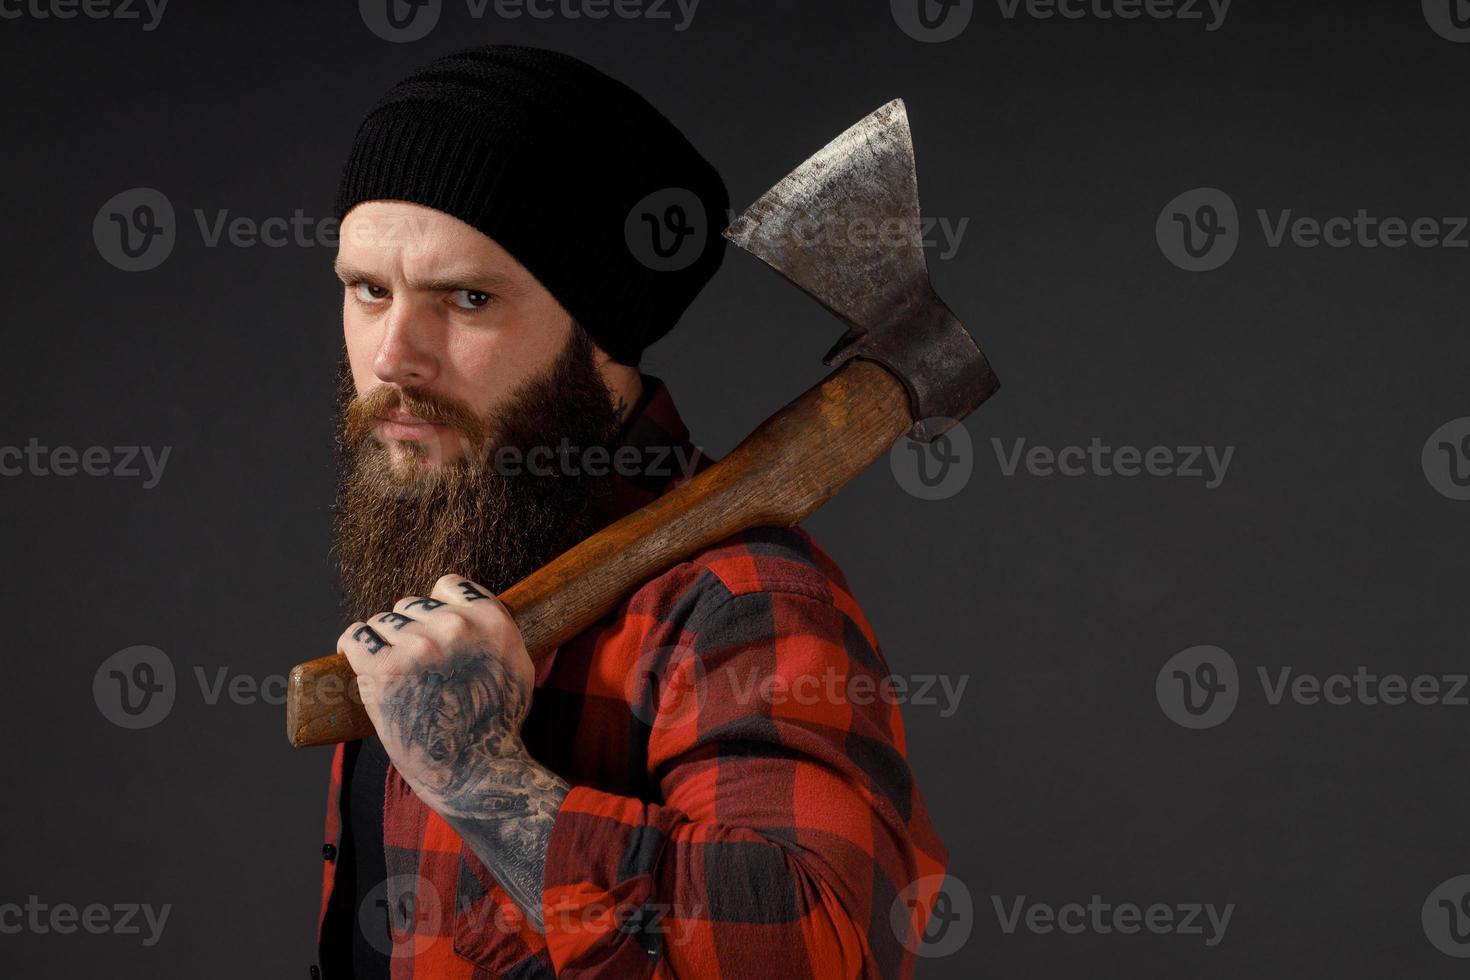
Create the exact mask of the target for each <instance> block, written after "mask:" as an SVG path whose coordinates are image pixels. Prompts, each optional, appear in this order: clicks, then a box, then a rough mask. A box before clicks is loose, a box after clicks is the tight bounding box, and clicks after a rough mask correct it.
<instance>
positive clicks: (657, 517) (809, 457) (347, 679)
mask: <svg viewBox="0 0 1470 980" xmlns="http://www.w3.org/2000/svg"><path fill="white" fill-rule="evenodd" d="M911 424H912V420H911V419H910V414H909V403H908V396H907V394H906V393H905V391H904V387H903V385H902V383H901V382H900V381H899V380H898V378H896V377H895V376H894V375H892V374H890V373H889V372H888V370H887V369H885V368H883V367H882V366H880V365H878V364H876V363H874V362H872V361H865V360H862V359H860V358H854V359H852V360H850V361H848V362H846V363H845V364H843V365H842V367H840V368H838V369H837V370H836V371H834V372H833V373H832V374H830V375H828V376H827V378H826V380H824V381H822V382H821V383H820V384H818V385H817V386H816V387H814V388H812V389H811V390H809V391H807V392H806V393H805V394H803V395H802V396H801V397H799V398H797V399H796V400H795V401H793V402H792V403H791V404H789V405H787V406H786V407H785V408H783V409H781V410H780V411H779V412H777V413H776V414H775V415H773V416H771V417H770V418H769V419H767V420H766V421H765V422H764V423H762V424H761V426H760V428H758V429H756V430H755V431H754V432H752V433H751V434H750V435H749V436H747V437H746V439H745V441H744V442H742V443H741V444H740V445H739V446H737V447H736V448H735V451H734V452H732V453H730V455H728V456H726V457H725V458H724V459H722V460H720V461H719V462H718V463H715V464H713V465H712V466H710V467H708V468H707V469H705V470H704V471H703V472H701V473H699V474H698V475H696V476H694V477H693V478H692V479H690V480H688V481H687V482H686V483H683V484H681V485H680V486H677V487H675V488H673V489H672V490H670V491H669V492H667V493H665V494H664V495H663V496H661V497H659V498H658V499H657V500H655V501H653V502H652V503H650V504H648V505H647V506H646V507H643V508H641V509H639V510H637V511H634V512H633V513H631V514H628V515H627V516H626V517H623V518H622V519H621V520H618V521H616V522H615V523H613V524H610V525H608V526H607V527H605V528H603V529H602V530H601V531H599V532H597V533H596V534H593V535H591V536H590V537H588V538H586V539H584V540H583V541H582V542H580V543H579V544H577V545H576V546H575V547H573V548H572V549H571V550H570V551H567V552H566V553H565V554H563V555H561V556H560V557H558V558H556V559H554V560H553V561H552V562H551V563H550V564H548V565H546V566H544V567H542V568H541V569H539V570H537V571H535V572H533V573H532V574H531V575H529V576H527V577H526V578H524V579H522V580H521V581H520V582H517V583H516V584H515V585H513V586H512V587H511V588H509V589H507V590H506V591H505V592H502V593H500V596H499V598H500V600H501V601H502V602H504V603H505V605H506V606H507V607H508V608H509V609H510V612H511V615H512V616H513V617H515V621H516V625H517V626H519V627H520V630H521V636H522V637H523V638H524V639H525V642H526V649H527V650H528V651H529V652H530V654H531V658H532V660H535V661H539V660H540V659H541V658H542V657H544V656H546V655H547V654H549V653H550V652H551V651H553V650H555V649H556V648H557V647H559V646H560V645H561V644H563V643H565V642H566V641H567V640H569V639H571V638H572V637H574V636H576V635H577V634H578V633H580V632H582V631H583V630H585V629H586V628H587V627H589V626H591V625H592V624H593V623H595V622H597V620H599V619H601V618H602V617H603V616H605V615H607V613H609V612H610V611H612V609H613V608H614V607H616V606H617V604H618V603H619V602H620V601H622V599H623V598H624V597H626V596H627V595H628V594H629V593H631V592H632V591H633V590H635V589H636V588H637V587H638V586H640V585H642V584H643V583H644V582H647V581H648V580H649V579H651V578H653V577H654V576H656V575H658V574H660V573H661V572H663V571H665V570H667V569H669V568H671V567H673V566H674V565H676V564H678V563H679V562H681V561H683V560H684V559H686V558H688V557H689V556H691V555H693V554H695V553H696V552H698V551H699V550H700V549H702V548H705V547H708V546H709V545H712V544H714V543H715V542H717V541H721V540H723V539H725V538H727V537H730V536H731V535H732V534H736V533H738V532H740V531H743V530H745V529H746V528H751V527H773V526H774V527H789V526H791V525H793V524H796V523H797V522H798V521H801V520H802V519H804V518H805V517H806V516H807V515H808V514H810V513H811V512H812V511H814V510H816V509H817V508H818V507H820V506H821V505H822V504H824V503H826V502H827V500H829V499H830V498H831V497H832V495H833V494H835V493H836V492H837V491H838V490H839V489H841V488H842V486H843V485H844V484H846V483H847V482H848V481H849V480H851V479H852V478H853V477H855V476H857V475H858V474H859V473H861V472H862V471H863V470H865V469H867V468H868V466H869V465H870V464H871V463H872V462H873V461H874V460H876V459H877V458H878V457H879V456H881V455H882V454H883V453H884V452H885V451H887V450H888V449H889V447H891V446H892V445H893V443H894V441H895V440H896V439H898V437H899V436H900V435H901V434H903V433H904V432H905V431H906V430H907V429H908V428H909V426H910V425H911ZM371 734H373V726H372V722H370V721H369V720H368V716H367V713H366V712H365V711H364V710H363V708H362V700H361V698H360V697H359V695H358V693H357V683H356V677H355V675H354V674H353V672H352V668H351V666H349V665H348V662H347V658H346V657H345V656H343V655H342V654H341V653H335V654H333V655H332V656H330V657H323V658H321V659H320V660H313V661H310V662H309V663H304V664H299V665H297V666H296V668H295V669H293V670H292V671H291V677H290V682H289V684H288V686H287V691H286V735H287V737H288V738H289V739H290V741H291V744H292V745H294V746H296V747H297V748H300V747H302V746H306V745H328V744H331V743H333V742H344V741H348V740H350V739H355V738H363V737H366V736H368V735H371Z"/></svg>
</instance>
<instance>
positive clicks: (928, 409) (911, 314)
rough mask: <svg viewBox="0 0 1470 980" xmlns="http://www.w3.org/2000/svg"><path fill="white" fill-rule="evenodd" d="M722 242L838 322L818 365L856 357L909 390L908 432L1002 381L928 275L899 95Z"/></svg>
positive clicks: (935, 425) (754, 209) (751, 211)
mask: <svg viewBox="0 0 1470 980" xmlns="http://www.w3.org/2000/svg"><path fill="white" fill-rule="evenodd" d="M725 237H726V238H728V239H729V240H730V241H732V242H734V243H735V244H736V245H738V246H740V247H741V248H743V249H745V250H746V251H747V252H750V253H751V254H752V255H754V256H756V257H757V258H758V259H760V260H761V261H762V262H765V263H766V264H767V265H769V266H770V267H771V268H773V269H775V270H776V271H777V272H779V273H780V274H781V275H782V276H784V277H785V278H787V279H789V280H790V281H791V282H792V283H794V284H796V285H797V286H798V287H800V288H801V289H802V290H803V291H805V292H806V293H808V294H810V295H811V296H812V297H813V298H814V299H816V301H817V302H819V303H821V304H822V305H823V306H825V307H826V308H827V309H829V310H831V311H832V312H833V313H835V314H836V315H837V316H838V317H840V318H841V319H842V321H843V322H844V323H846V324H847V333H846V334H844V335H843V337H842V339H841V340H839V341H838V342H837V345H836V346H834V347H833V348H832V349H831V350H830V351H828V352H827V355H826V357H824V358H823V359H822V361H823V363H824V364H841V363H843V362H844V361H847V360H848V359H849V358H853V357H864V358H868V359H869V360H873V361H877V362H878V363H879V364H882V365H883V366H884V367H886V368H887V369H888V370H890V371H892V372H893V373H894V374H895V375H897V376H898V378H899V379H900V380H901V381H902V382H903V385H904V388H905V389H906V390H907V391H908V396H909V407H910V409H911V412H912V415H913V419H914V425H913V428H912V429H910V431H909V435H910V436H911V437H912V438H914V439H920V440H923V441H925V442H928V441H931V440H933V439H934V438H935V437H937V436H938V435H940V434H941V433H942V432H944V430H945V429H948V428H949V427H950V426H951V425H953V424H954V423H955V422H957V421H959V420H960V419H962V418H964V417H965V416H966V415H968V414H969V413H970V412H971V411H973V410H974V409H975V408H977V407H978V406H979V405H980V403H981V402H983V401H985V399H987V398H989V397H990V396H991V395H993V394H994V393H995V391H996V389H997V388H998V387H1000V382H999V381H997V380H996V377H995V372H994V371H992V370H991V367H990V362H989V361H988V360H986V357H985V354H984V353H983V352H982V351H981V350H980V347H979V345H978V344H976V343H975V340H974V338H972V337H971V336H970V333H969V331H967V330H966V329H965V328H964V326H963V325H962V324H961V323H960V321H959V320H958V319H956V317H955V315H954V313H953V312H952V311H951V310H950V308H949V307H948V306H946V305H945V303H944V301H943V300H942V299H940V298H939V296H938V294H937V293H935V292H934V287H933V285H931V283H930V281H929V265H928V263H927V262H926V261H925V258H924V247H923V224H922V219H921V218H920V216H919V182H918V176H917V174H916V172H915V168H914V143H913V137H912V136H911V134H910V132H909V119H908V113H907V112H906V111H905V110H904V105H903V100H902V99H894V100H893V101H892V102H890V103H888V104H887V105H885V106H883V107H882V108H881V109H879V110H878V111H876V112H874V113H873V114H872V115H870V116H868V117H867V118H866V119H864V120H862V121H861V122H859V123H858V124H857V125H855V126H853V127H852V128H851V129H849V130H848V131H847V132H845V133H843V134H842V135H841V136H839V137H837V138H836V139H835V140H833V141H832V142H831V143H828V144H827V145H826V146H825V147H824V148H823V149H822V150H820V151H819V152H818V153H817V154H816V155H815V156H813V157H812V158H811V159H810V160H808V161H807V162H806V163H803V164H802V165H801V166H800V167H797V168H796V170H794V171H792V173H791V174H790V175H789V176H788V177H786V179H785V180H782V181H781V182H780V183H779V184H777V185H776V186H775V187H773V188H771V189H770V190H769V191H767V192H766V195H765V196H764V197H762V198H761V199H760V200H759V201H756V202H755V203H754V204H752V205H751V206H750V207H749V208H748V209H746V211H745V213H744V214H742V215H741V216H740V217H739V218H737V219H736V220H735V223H734V224H732V225H730V227H729V228H727V229H725Z"/></svg>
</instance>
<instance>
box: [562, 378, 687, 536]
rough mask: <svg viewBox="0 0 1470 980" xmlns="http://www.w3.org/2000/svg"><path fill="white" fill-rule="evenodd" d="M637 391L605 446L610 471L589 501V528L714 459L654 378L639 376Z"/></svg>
mask: <svg viewBox="0 0 1470 980" xmlns="http://www.w3.org/2000/svg"><path fill="white" fill-rule="evenodd" d="M639 377H640V378H641V379H642V381H643V394H642V396H641V397H640V398H639V399H638V403H637V404H636V405H635V406H634V407H633V411H631V412H630V413H629V414H628V418H627V421H625V422H624V423H623V427H622V429H621V430H619V432H618V435H617V438H616V439H615V440H614V441H613V444H612V445H611V446H610V447H609V449H610V452H611V456H612V458H611V460H610V462H609V469H610V472H609V473H608V476H607V478H606V479H605V480H602V481H601V483H600V485H599V487H598V489H597V492H596V494H595V495H594V497H593V498H592V501H591V502H590V504H589V511H588V513H589V515H590V517H591V520H592V530H594V531H596V530H601V529H602V528H604V527H606V526H607V525H608V524H611V523H613V522H614V521H616V520H617V519H618V518H620V517H623V516H625V515H627V514H631V513H632V512H633V511H635V510H637V509H638V508H640V507H642V506H643V505H645V504H647V503H650V502H651V501H653V500H655V499H657V498H658V497H659V496H661V495H662V494H663V493H665V492H666V491H667V490H669V489H671V488H672V487H673V486H674V485H676V484H677V483H680V482H683V481H684V480H686V479H688V478H689V477H690V476H692V475H694V474H695V473H697V472H699V471H700V470H703V469H704V468H706V467H707V466H710V465H711V464H712V463H713V462H714V460H712V459H711V458H710V457H708V456H706V455H705V454H704V453H703V452H702V451H700V450H699V449H698V448H697V447H695V445H694V444H693V443H692V442H690V440H689V429H688V427H687V426H685V424H684V420H683V419H682V418H681V417H680V416H679V410H678V408H676V407H675V405H674V398H673V395H671V394H670V393H669V389H668V386H667V385H665V384H664V383H663V381H661V380H660V379H658V378H656V377H654V376H652V375H649V374H641V373H640V375H639Z"/></svg>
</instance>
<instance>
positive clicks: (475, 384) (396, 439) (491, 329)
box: [336, 201, 572, 475]
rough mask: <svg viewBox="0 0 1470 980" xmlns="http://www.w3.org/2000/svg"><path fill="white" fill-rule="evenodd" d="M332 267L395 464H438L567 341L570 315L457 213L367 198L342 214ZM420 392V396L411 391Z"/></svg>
mask: <svg viewBox="0 0 1470 980" xmlns="http://www.w3.org/2000/svg"><path fill="white" fill-rule="evenodd" d="M340 237H341V245H340V248H339V250H338V253H337V265H336V268H337V275H338V277H339V278H340V279H341V280H342V283H343V286H344V290H343V300H342V328H343V333H344V335H345V338H346V343H347V359H348V364H349V367H350V370H351V374H352V383H353V386H354V388H355V389H356V393H357V396H358V398H359V399H361V400H362V402H363V404H364V405H366V406H367V407H368V408H369V409H370V410H371V412H372V415H373V418H374V419H375V421H374V422H373V423H372V427H373V434H374V437H375V438H376V439H377V440H378V441H379V442H381V443H382V444H383V445H384V446H385V448H386V449H387V451H388V454H389V459H390V461H391V465H392V466H393V468H394V470H395V471H397V472H399V473H400V474H401V475H406V474H407V473H408V472H409V471H411V470H416V469H419V468H422V467H434V468H438V467H442V466H444V465H446V464H450V463H453V462H454V461H455V460H456V459H458V458H460V457H461V456H463V455H464V454H465V453H466V452H467V451H472V450H475V449H478V448H480V447H474V446H469V445H466V444H467V443H468V442H471V441H473V440H475V439H482V438H486V437H488V435H489V434H490V433H488V432H486V431H485V430H484V429H483V428H481V427H480V426H479V425H478V424H477V422H478V420H484V419H487V418H489V417H491V416H493V415H494V414H495V413H496V412H497V411H498V409H499V408H500V407H501V406H502V405H503V404H504V403H505V402H506V400H507V399H508V397H509V396H510V395H511V394H512V393H513V392H514V391H515V390H516V389H517V388H518V387H519V386H520V385H521V384H523V383H524V382H526V381H527V380H529V379H532V378H535V377H540V376H541V375H543V374H544V373H545V372H546V371H547V370H548V369H549V368H550V367H551V365H552V364H553V362H554V361H555V359H556V357H557V356H558V354H559V353H560V352H561V351H562V350H563V349H564V348H565V346H566V343H567V340H568V338H569V336H570V334H571V329H572V321H571V317H570V315H569V314H568V313H567V311H566V310H565V309H563V308H562V306H561V304H559V303H558V302H557V301H556V299H555V298H554V297H553V296H552V295H551V293H549V292H548V291H547V290H546V288H545V287H543V286H542V285H541V284H540V283H539V282H538V281H537V280H536V278H535V277H534V276H533V275H531V273H530V272H529V271H527V270H526V269H525V267H524V266H522V265H521V264H520V263H519V262H517V261H516V260H515V258H514V257H512V256H511V254H510V253H509V252H507V251H506V250H505V249H503V248H501V247H500V246H499V245H498V244H496V243H495V242H494V241H492V240H491V239H489V238H487V237H486V236H485V235H483V234H481V233H480V232H479V231H477V230H476V229H474V228H472V227H470V226H469V225H467V224H465V223H464V222H462V221H460V220H459V219H457V218H453V217H451V216H449V215H447V214H444V213H442V212H440V211H435V210H433V209H432V208H426V207H423V206H421V205H417V204H409V203H406V202H401V201H369V202H367V203H364V204H360V205H358V206H357V207H355V208H353V209H352V210H351V211H350V212H348V214H347V216H346V218H345V219H344V220H343V222H342V228H341V236H340ZM416 395H419V396H421V397H416Z"/></svg>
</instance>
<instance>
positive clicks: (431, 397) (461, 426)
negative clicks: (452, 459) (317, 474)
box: [343, 384, 494, 447]
mask: <svg viewBox="0 0 1470 980" xmlns="http://www.w3.org/2000/svg"><path fill="white" fill-rule="evenodd" d="M393 411H403V412H407V413H409V414H410V415H413V416H414V417H416V418H419V419H422V420H424V421H425V422H432V423H434V424H435V425H445V426H449V427H450V428H452V429H454V430H455V431H456V432H459V433H460V434H461V435H463V436H464V437H465V439H466V440H467V441H468V444H469V445H470V446H474V447H481V446H484V445H486V444H487V443H488V442H489V441H490V438H491V436H493V435H494V426H492V425H491V423H490V422H489V421H488V420H487V419H484V418H481V417H480V416H479V415H476V414H475V412H474V410H473V409H471V408H470V407H469V406H468V405H466V404H465V403H464V402H461V401H459V400H458V399H455V398H452V397H450V396H448V395H441V394H437V393H435V392H432V391H428V390H427V389H424V388H416V387H407V388H404V387H399V386H398V385H391V384H386V385H381V386H379V387H377V388H374V389H373V390H372V391H370V392H368V393H367V394H366V395H360V396H356V397H354V398H353V399H352V400H351V401H350V402H349V403H348V404H347V409H346V412H345V413H344V414H345V418H344V419H343V423H344V425H343V428H344V430H345V431H344V435H345V436H346V439H347V443H348V445H353V446H355V445H360V444H361V443H362V442H363V441H364V440H365V439H367V438H368V437H369V436H371V435H372V432H373V429H374V428H376V427H377V424H378V423H379V422H380V421H381V420H382V418H383V416H385V415H387V414H388V413H389V412H393Z"/></svg>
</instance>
